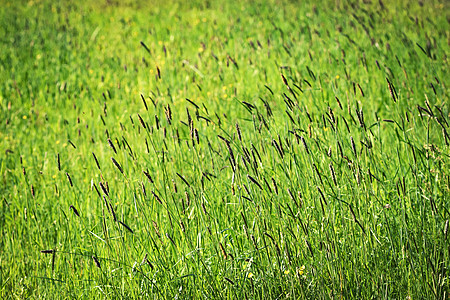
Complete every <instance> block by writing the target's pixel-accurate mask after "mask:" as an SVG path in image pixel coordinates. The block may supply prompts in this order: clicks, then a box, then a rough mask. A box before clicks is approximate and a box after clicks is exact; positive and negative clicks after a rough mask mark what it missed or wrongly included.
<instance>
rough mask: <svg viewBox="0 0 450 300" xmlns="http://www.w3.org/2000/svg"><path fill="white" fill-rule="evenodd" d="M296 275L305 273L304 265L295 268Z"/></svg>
mask: <svg viewBox="0 0 450 300" xmlns="http://www.w3.org/2000/svg"><path fill="white" fill-rule="evenodd" d="M297 272H298V275H303V274H304V273H305V265H303V266H301V267H300V268H298V269H297Z"/></svg>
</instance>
